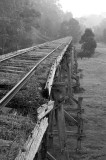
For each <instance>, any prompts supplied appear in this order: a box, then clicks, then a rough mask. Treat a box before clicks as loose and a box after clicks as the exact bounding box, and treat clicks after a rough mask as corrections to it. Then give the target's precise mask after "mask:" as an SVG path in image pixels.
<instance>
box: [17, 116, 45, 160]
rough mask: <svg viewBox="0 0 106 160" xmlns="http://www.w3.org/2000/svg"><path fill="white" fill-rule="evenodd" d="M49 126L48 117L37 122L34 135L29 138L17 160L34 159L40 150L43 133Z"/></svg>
mask: <svg viewBox="0 0 106 160" xmlns="http://www.w3.org/2000/svg"><path fill="white" fill-rule="evenodd" d="M47 127H48V118H44V119H42V120H41V122H39V123H38V124H36V126H35V128H34V130H33V132H32V135H31V136H30V137H29V138H28V140H27V142H26V144H25V146H24V148H23V149H21V150H20V152H19V154H18V156H17V157H16V158H15V160H33V159H34V157H35V155H36V153H37V152H38V149H39V146H40V144H41V141H42V138H43V135H44V133H45V131H46V130H47Z"/></svg>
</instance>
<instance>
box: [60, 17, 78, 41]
mask: <svg viewBox="0 0 106 160" xmlns="http://www.w3.org/2000/svg"><path fill="white" fill-rule="evenodd" d="M60 35H61V36H62V37H64V36H69V35H70V36H72V37H73V40H74V42H77V41H78V39H79V36H80V25H79V22H78V21H77V20H76V19H74V18H71V19H70V20H69V21H63V22H62V24H61V29H60Z"/></svg>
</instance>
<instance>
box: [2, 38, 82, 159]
mask: <svg viewBox="0 0 106 160" xmlns="http://www.w3.org/2000/svg"><path fill="white" fill-rule="evenodd" d="M42 63H43V65H45V66H47V68H46V79H45V85H44V87H43V88H42V97H43V98H44V99H46V102H45V104H42V105H41V106H40V107H36V108H37V109H36V110H37V115H36V122H35V125H34V128H33V131H31V132H30V133H29V136H28V139H27V141H26V143H25V144H24V146H23V147H21V148H20V150H19V152H18V154H17V155H16V157H15V158H14V159H15V160H46V159H50V160H56V157H55V155H54V153H55V151H56V148H55V145H54V141H55V137H56V136H57V135H58V139H59V148H60V153H59V154H60V156H59V159H60V160H70V159H72V157H71V154H70V153H71V151H70V150H69V148H68V146H67V136H75V137H76V140H77V146H76V144H75V148H76V152H80V150H81V140H82V137H83V119H82V111H83V110H82V108H81V104H82V99H83V98H82V97H79V98H78V99H75V97H74V89H76V90H79V87H80V83H79V76H78V63H77V54H76V51H75V47H74V46H73V44H72V38H71V37H66V38H63V39H58V40H55V41H52V42H46V43H44V44H40V45H37V46H33V47H31V48H27V49H23V50H19V51H16V52H14V53H11V54H7V55H5V56H4V57H3V56H2V57H1V59H0V77H1V78H0V97H1V100H0V110H1V112H0V121H1V122H2V121H3V123H6V122H5V120H6V116H8V119H9V117H10V116H11V117H12V116H13V117H14V118H15V116H16V117H17V119H18V114H17V113H16V110H15V112H10V110H9V111H8V109H7V108H8V104H9V103H10V102H11V100H12V99H13V98H14V97H15V96H16V94H17V93H19V92H20V90H22V88H23V87H24V86H25V84H26V83H28V82H29V79H30V78H31V77H33V76H35V77H36V74H37V73H38V72H39V67H41V66H42ZM43 69H44V66H43ZM41 74H42V73H41ZM42 76H43V75H40V78H41V77H42ZM9 77H10V79H11V80H10V81H9ZM15 77H16V78H15ZM7 82H8V83H9V85H10V86H12V87H10V88H9V89H7V90H6V89H5V92H4V90H3V85H4V83H5V85H6V83H7ZM11 83H12V85H11ZM13 84H14V85H13ZM34 85H36V84H33V86H34ZM35 94H36V93H35ZM34 96H36V95H33V97H34ZM29 98H30V97H29ZM13 108H14V106H13ZM9 109H11V107H10V108H9ZM4 110H6V113H4ZM68 111H69V112H68ZM71 113H72V114H71ZM73 115H74V116H73ZM67 122H68V124H69V123H72V122H73V123H74V124H75V125H76V126H77V130H76V132H72V130H71V131H70V130H67V127H66V123H67ZM3 123H2V125H3ZM13 125H14V122H13ZM0 127H1V126H0ZM71 127H72V126H71ZM0 139H2V142H3V144H4V146H5V144H7V139H5V138H1V137H0ZM8 141H9V139H8ZM70 145H71V143H70ZM57 160H58V159H57Z"/></svg>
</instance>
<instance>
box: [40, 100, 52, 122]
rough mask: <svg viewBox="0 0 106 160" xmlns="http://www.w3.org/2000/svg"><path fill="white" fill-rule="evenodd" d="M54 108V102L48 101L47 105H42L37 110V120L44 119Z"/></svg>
mask: <svg viewBox="0 0 106 160" xmlns="http://www.w3.org/2000/svg"><path fill="white" fill-rule="evenodd" d="M53 107H54V101H49V102H48V103H47V104H44V105H42V106H41V107H39V108H38V110H37V113H38V120H41V119H42V118H44V117H45V116H46V115H47V114H48V113H49V112H50V111H51V110H52V109H53Z"/></svg>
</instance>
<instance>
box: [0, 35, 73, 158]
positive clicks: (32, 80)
mask: <svg viewBox="0 0 106 160" xmlns="http://www.w3.org/2000/svg"><path fill="white" fill-rule="evenodd" d="M71 41H72V39H71V38H70V37H67V38H63V39H59V40H55V41H52V42H47V43H44V44H41V45H38V46H34V47H31V48H27V49H24V50H21V51H18V52H15V54H14V53H13V55H10V56H7V57H5V58H3V59H1V60H0V98H1V99H0V141H1V142H2V143H1V144H2V145H1V147H0V153H1V155H0V159H2V160H6V158H7V157H9V158H10V159H11V160H12V159H14V157H15V156H16V154H17V152H18V150H19V148H20V147H21V146H22V145H23V144H24V143H25V141H26V139H27V138H28V135H29V133H30V132H31V130H32V129H33V128H34V123H35V121H36V114H37V113H36V110H37V108H38V107H39V106H41V105H42V104H44V103H45V102H47V100H46V99H45V98H43V97H42V94H41V91H42V88H43V87H44V86H45V84H46V81H47V78H48V74H49V71H50V68H51V66H52V64H53V63H54V61H55V60H56V58H57V57H58V56H59V55H61V53H62V51H63V50H64V49H65V48H67V47H68V45H69V44H70V42H71ZM64 52H65V51H64ZM64 52H63V53H64ZM61 58H62V56H60V59H61ZM52 80H53V79H52ZM7 108H9V109H10V110H9V111H8V109H7ZM14 110H15V112H14ZM26 133H27V134H26ZM3 147H4V149H3ZM11 150H12V151H13V152H14V154H12V153H11ZM4 153H5V154H4Z"/></svg>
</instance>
